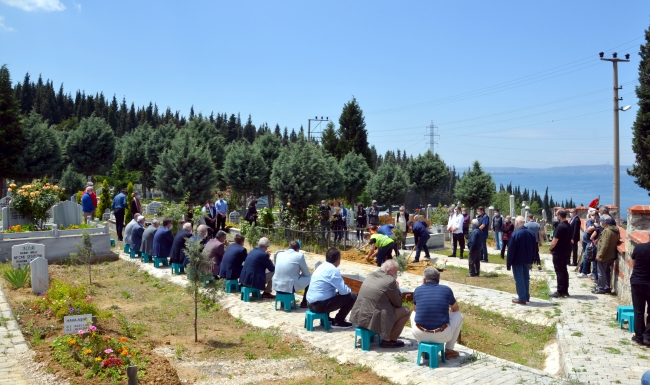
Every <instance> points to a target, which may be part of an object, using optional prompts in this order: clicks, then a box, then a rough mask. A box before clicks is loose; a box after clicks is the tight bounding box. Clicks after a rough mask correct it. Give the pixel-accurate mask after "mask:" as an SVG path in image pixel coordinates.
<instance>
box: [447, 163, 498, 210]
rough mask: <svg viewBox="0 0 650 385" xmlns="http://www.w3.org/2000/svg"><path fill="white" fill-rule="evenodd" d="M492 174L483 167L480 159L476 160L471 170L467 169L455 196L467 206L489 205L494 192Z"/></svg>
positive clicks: (455, 190) (457, 186)
mask: <svg viewBox="0 0 650 385" xmlns="http://www.w3.org/2000/svg"><path fill="white" fill-rule="evenodd" d="M494 187H495V186H494V182H493V181H492V176H491V175H490V174H488V173H486V172H485V171H483V169H482V168H481V164H480V163H479V162H478V160H476V161H474V164H473V165H472V169H471V170H467V172H465V174H464V175H463V177H462V178H461V179H460V181H459V182H458V183H457V184H456V188H455V189H454V196H455V197H456V199H458V200H460V201H461V202H462V203H463V204H464V205H465V206H467V207H470V208H472V209H476V208H477V207H479V206H487V205H489V204H490V202H491V201H492V194H494V191H495V188H494Z"/></svg>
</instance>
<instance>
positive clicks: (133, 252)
mask: <svg viewBox="0 0 650 385" xmlns="http://www.w3.org/2000/svg"><path fill="white" fill-rule="evenodd" d="M129 257H131V258H137V257H136V256H135V250H133V249H129Z"/></svg>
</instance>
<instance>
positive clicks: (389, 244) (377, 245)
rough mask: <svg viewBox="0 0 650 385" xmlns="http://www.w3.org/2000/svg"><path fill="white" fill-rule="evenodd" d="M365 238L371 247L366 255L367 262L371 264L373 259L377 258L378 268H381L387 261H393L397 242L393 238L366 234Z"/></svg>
mask: <svg viewBox="0 0 650 385" xmlns="http://www.w3.org/2000/svg"><path fill="white" fill-rule="evenodd" d="M364 238H365V239H366V240H367V241H368V244H369V245H370V246H371V248H370V250H368V253H367V255H366V261H368V262H370V261H372V259H373V258H375V257H377V267H379V266H381V264H382V263H384V261H385V260H386V259H392V258H393V257H392V256H391V252H392V251H393V249H394V248H395V244H394V243H395V241H394V240H393V239H392V238H391V237H387V236H385V235H383V234H379V233H375V234H372V235H371V234H366V235H365V236H364Z"/></svg>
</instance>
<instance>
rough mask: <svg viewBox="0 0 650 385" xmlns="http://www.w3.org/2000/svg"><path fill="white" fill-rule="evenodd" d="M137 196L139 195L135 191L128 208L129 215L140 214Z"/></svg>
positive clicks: (140, 208)
mask: <svg viewBox="0 0 650 385" xmlns="http://www.w3.org/2000/svg"><path fill="white" fill-rule="evenodd" d="M138 195H140V193H138V191H137V190H136V191H134V192H133V199H132V200H131V206H130V208H131V213H133V214H135V213H138V214H142V206H141V205H140V198H138Z"/></svg>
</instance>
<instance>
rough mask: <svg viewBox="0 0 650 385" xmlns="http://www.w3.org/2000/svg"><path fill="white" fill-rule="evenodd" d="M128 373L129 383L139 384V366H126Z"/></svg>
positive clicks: (132, 384) (131, 384)
mask: <svg viewBox="0 0 650 385" xmlns="http://www.w3.org/2000/svg"><path fill="white" fill-rule="evenodd" d="M126 375H127V376H128V377H129V385H138V367H137V366H129V367H128V368H126Z"/></svg>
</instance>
